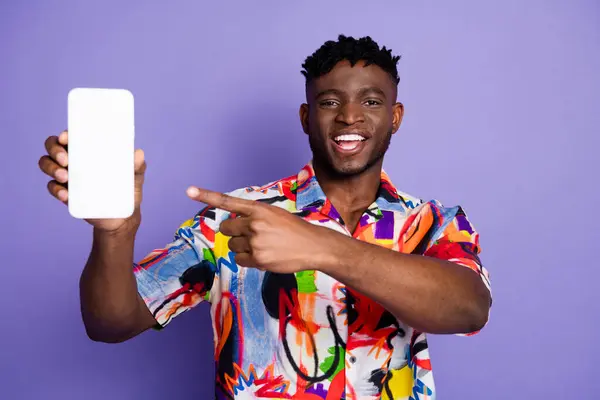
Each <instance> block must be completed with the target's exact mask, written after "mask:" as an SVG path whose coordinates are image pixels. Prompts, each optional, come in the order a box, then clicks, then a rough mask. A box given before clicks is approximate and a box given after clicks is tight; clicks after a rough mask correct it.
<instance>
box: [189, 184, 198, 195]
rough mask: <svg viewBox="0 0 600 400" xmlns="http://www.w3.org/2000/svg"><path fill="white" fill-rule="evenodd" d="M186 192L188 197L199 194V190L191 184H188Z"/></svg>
mask: <svg viewBox="0 0 600 400" xmlns="http://www.w3.org/2000/svg"><path fill="white" fill-rule="evenodd" d="M187 194H188V196H190V197H196V196H198V195H199V194H200V191H199V190H198V188H195V187H193V186H190V187H189V188H188V190H187Z"/></svg>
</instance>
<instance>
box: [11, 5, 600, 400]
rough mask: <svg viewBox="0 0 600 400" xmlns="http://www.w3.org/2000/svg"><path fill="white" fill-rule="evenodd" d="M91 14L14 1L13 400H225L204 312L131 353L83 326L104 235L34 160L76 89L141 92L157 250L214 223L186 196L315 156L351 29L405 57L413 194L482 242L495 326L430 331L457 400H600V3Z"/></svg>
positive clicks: (147, 338) (147, 207)
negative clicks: (469, 224)
mask: <svg viewBox="0 0 600 400" xmlns="http://www.w3.org/2000/svg"><path fill="white" fill-rule="evenodd" d="M90 3H92V2H83V1H61V2H59V1H49V0H44V1H42V0H39V1H33V0H31V1H21V2H17V1H12V2H9V1H2V2H1V4H0V129H1V131H2V134H1V135H2V139H3V146H2V152H3V154H2V156H1V158H0V160H1V161H0V163H1V168H2V172H1V174H0V176H1V180H2V184H1V185H0V188H1V196H0V202H1V208H0V213H1V215H0V216H1V222H0V226H2V233H3V236H2V241H1V244H0V246H1V247H2V250H1V251H2V257H3V262H2V264H1V266H0V268H1V271H2V272H1V277H2V289H1V290H0V300H1V304H2V321H1V322H0V324H1V326H2V329H1V331H0V346H1V347H0V391H1V392H0V398H2V399H7V400H15V399H36V400H37V399H83V398H85V399H89V400H96V399H146V400H151V399H167V398H169V399H175V398H186V399H208V398H211V396H212V390H213V365H212V335H211V330H210V327H209V324H210V320H209V315H208V312H207V311H208V307H207V306H206V305H204V306H201V307H199V308H198V309H195V310H193V311H192V312H190V313H187V314H185V315H183V316H181V317H180V318H178V319H177V320H176V322H174V323H173V324H172V325H170V326H169V328H168V329H166V330H165V331H163V332H161V333H156V332H150V333H146V334H144V335H142V336H140V337H138V338H136V339H134V340H132V341H130V342H127V343H125V344H120V345H106V344H98V343H93V342H91V341H89V340H88V339H87V337H86V335H85V333H84V329H83V326H82V323H81V320H80V315H79V303H78V278H79V274H80V271H81V269H82V267H83V265H84V263H85V260H86V257H87V254H88V251H89V247H90V239H91V238H90V227H89V226H88V225H87V224H85V223H83V222H81V221H78V220H75V219H73V218H70V216H69V215H68V213H67V209H66V207H64V206H63V205H61V204H59V203H58V202H57V201H54V200H53V199H52V198H51V197H50V196H49V195H48V194H47V192H46V181H47V179H46V178H45V177H44V176H43V175H42V174H41V172H40V171H39V170H38V167H37V160H38V158H39V157H40V156H41V155H42V153H43V151H44V148H43V142H44V139H45V138H46V137H47V136H48V135H51V134H56V133H58V132H60V131H61V130H62V129H64V128H65V127H66V96H67V92H68V91H69V89H71V88H73V87H76V86H97V87H125V88H128V89H130V90H132V92H133V93H134V94H135V96H136V107H137V108H136V113H137V114H136V117H137V121H136V124H137V145H138V146H139V147H142V148H143V149H145V151H146V157H147V159H148V164H149V165H148V167H149V169H148V175H147V185H146V186H145V202H144V207H143V215H144V222H143V224H142V227H141V232H140V234H139V237H138V241H137V248H136V254H137V257H138V258H139V257H141V256H143V255H144V254H145V253H147V252H148V251H149V250H151V249H152V248H155V247H158V246H162V245H164V244H165V243H167V242H168V241H169V240H171V237H172V234H173V232H174V231H175V229H176V228H177V227H178V226H179V224H180V223H181V222H183V221H184V220H185V219H187V218H189V217H190V216H192V215H193V214H194V213H195V212H196V210H197V208H198V205H197V204H194V203H192V202H191V201H190V200H188V199H187V198H186V196H185V193H184V191H185V188H186V187H187V186H188V185H190V184H197V185H202V186H205V187H207V188H210V189H216V190H231V189H234V188H237V187H240V186H244V185H248V184H263V183H266V182H267V181H270V180H275V179H278V178H280V177H283V176H287V175H290V174H292V173H295V172H296V171H297V170H298V169H299V168H300V167H302V165H304V163H305V162H306V161H308V159H309V157H310V153H309V149H308V145H307V140H306V136H305V135H303V134H302V131H301V128H300V124H299V122H298V117H297V109H298V105H299V104H300V103H301V102H302V101H303V96H304V92H303V78H302V76H301V75H300V65H301V63H302V62H303V60H304V57H305V56H307V55H308V54H310V53H311V52H312V51H314V50H315V49H316V48H317V47H318V46H319V45H321V44H322V42H323V41H325V40H328V39H332V38H335V37H336V36H337V34H338V33H345V34H350V35H366V34H370V35H372V36H373V38H375V39H376V40H377V41H379V42H380V43H381V44H385V45H387V46H389V47H391V48H392V49H393V50H394V51H395V52H397V53H400V54H401V55H402V56H403V59H402V60H401V62H400V64H399V69H400V74H401V77H402V81H401V85H400V90H399V98H400V100H401V101H402V102H403V103H404V104H405V106H406V117H405V120H404V123H403V125H402V127H401V129H400V132H399V134H398V135H397V136H396V137H395V139H394V141H393V142H392V147H391V149H390V152H389V154H388V156H387V161H386V169H387V171H388V172H389V173H390V175H391V176H392V179H393V181H394V182H395V184H396V185H397V186H398V187H399V189H400V190H403V191H406V192H408V193H411V194H415V195H417V196H421V197H423V198H426V199H429V198H433V197H436V198H438V199H440V200H441V201H442V202H444V203H445V204H447V205H452V204H457V203H458V204H461V205H463V206H464V208H465V209H466V211H467V213H468V214H469V216H470V218H471V220H472V221H473V223H474V224H475V226H476V227H477V228H478V230H479V231H480V232H481V241H482V246H483V254H482V257H483V260H484V261H485V262H486V265H487V267H488V268H489V270H490V271H491V273H492V284H493V292H494V299H495V303H494V307H493V310H492V315H491V320H490V323H489V325H488V327H487V328H486V329H485V331H484V332H482V333H481V335H479V336H477V337H473V338H459V337H454V336H447V337H441V336H430V342H431V347H432V358H433V366H434V374H435V376H436V381H437V386H438V391H439V398H440V399H459V398H460V399H486V400H488V399H489V400H494V399H509V398H528V399H567V398H573V399H575V398H577V399H593V398H597V396H598V394H597V393H596V392H597V391H598V389H600V379H598V378H597V377H596V376H595V373H594V372H595V371H594V370H593V367H594V365H593V364H592V360H595V359H597V358H598V356H599V355H600V351H599V345H598V340H599V338H600V327H599V326H598V323H597V321H598V318H599V315H600V307H599V301H598V300H600V295H599V294H597V293H598V292H597V287H598V285H597V282H598V279H599V278H600V273H599V272H598V270H597V266H598V261H597V258H596V257H594V255H595V254H594V252H593V247H592V246H594V245H597V242H598V240H597V239H598V230H597V222H596V218H597V217H596V215H597V214H595V208H596V207H597V206H598V204H599V202H600V191H599V190H598V182H599V181H598V178H597V172H598V162H597V152H598V146H599V144H600V142H599V139H598V136H599V135H600V131H599V129H598V126H599V125H600V111H599V108H600V78H599V71H600V56H599V54H598V51H599V50H600V48H599V45H600V4H599V3H598V2H597V1H595V0H589V1H567V0H565V1H549V0H543V1H542V0H530V1H527V2H523V1H518V0H509V1H502V2H494V4H493V5H492V3H491V2H486V3H487V5H482V4H481V3H482V2H477V1H471V2H467V1H456V0H455V1H452V2H447V3H446V4H442V3H444V2H435V4H436V5H435V6H434V2H423V1H421V2H408V1H403V2H400V1H393V2H391V1H390V2H383V1H377V2H371V3H366V2H361V3H358V2H349V1H339V2H338V1H327V2H324V3H322V4H321V5H318V2H316V1H314V2H299V1H297V2H290V1H285V2H284V1H260V2H256V1H252V2H250V1H239V2H237V4H235V5H234V4H233V3H232V2H221V3H220V5H216V4H215V3H217V2H211V3H210V4H209V3H207V2H201V1H197V0H196V1H191V0H187V1H176V2H173V1H171V2H164V1H154V2H149V1H127V2H121V1H119V2H117V1H102V2H99V1H97V2H93V3H94V4H90ZM149 3H152V4H149ZM367 4H368V5H367ZM106 185H107V189H108V188H109V187H110V182H108V181H107V182H106Z"/></svg>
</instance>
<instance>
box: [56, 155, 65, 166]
mask: <svg viewBox="0 0 600 400" xmlns="http://www.w3.org/2000/svg"><path fill="white" fill-rule="evenodd" d="M56 161H58V162H59V163H60V164H62V165H66V164H67V154H66V153H58V154H57V155H56Z"/></svg>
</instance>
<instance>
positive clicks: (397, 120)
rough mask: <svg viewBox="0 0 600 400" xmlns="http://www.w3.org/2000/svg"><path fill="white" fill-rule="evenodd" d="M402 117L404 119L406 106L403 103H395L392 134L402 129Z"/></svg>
mask: <svg viewBox="0 0 600 400" xmlns="http://www.w3.org/2000/svg"><path fill="white" fill-rule="evenodd" d="M402 117H404V105H403V104H402V103H395V104H394V105H393V106H392V134H394V133H396V132H397V131H398V129H399V128H400V124H401V123H402Z"/></svg>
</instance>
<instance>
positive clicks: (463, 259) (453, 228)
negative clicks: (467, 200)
mask: <svg viewBox="0 0 600 400" xmlns="http://www.w3.org/2000/svg"><path fill="white" fill-rule="evenodd" d="M429 208H430V212H431V213H432V216H433V221H434V223H433V226H432V230H431V238H430V240H429V243H428V246H427V248H426V250H425V252H424V255H426V256H429V257H435V258H438V259H442V260H446V261H450V262H453V263H455V264H459V265H462V266H464V267H466V268H469V269H471V270H472V271H473V272H475V273H476V274H478V275H479V277H480V278H481V280H482V281H483V283H484V284H485V286H486V287H487V288H488V290H490V291H491V284H490V277H489V273H488V271H487V270H486V268H485V267H484V266H483V263H482V262H481V259H480V258H479V254H480V253H481V248H480V245H479V233H478V232H477V231H476V230H475V228H474V227H473V225H472V224H471V222H470V221H469V219H468V217H467V215H466V213H465V212H464V210H463V209H462V208H461V207H460V206H456V207H451V208H446V207H443V206H442V205H441V204H440V203H439V202H437V201H432V202H430V203H429Z"/></svg>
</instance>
